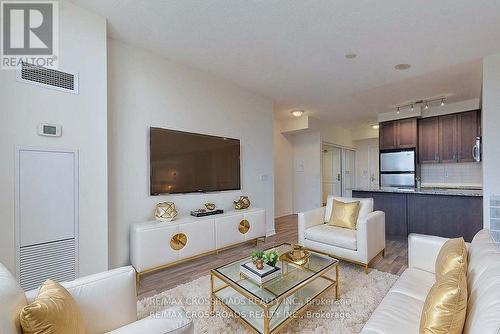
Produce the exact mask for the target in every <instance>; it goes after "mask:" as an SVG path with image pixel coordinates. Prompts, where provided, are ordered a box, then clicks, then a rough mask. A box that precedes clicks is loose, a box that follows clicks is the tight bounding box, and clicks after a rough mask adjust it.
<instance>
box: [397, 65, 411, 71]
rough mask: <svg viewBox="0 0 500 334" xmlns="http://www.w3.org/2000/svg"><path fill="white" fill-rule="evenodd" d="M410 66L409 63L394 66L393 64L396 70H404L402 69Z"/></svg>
mask: <svg viewBox="0 0 500 334" xmlns="http://www.w3.org/2000/svg"><path fill="white" fill-rule="evenodd" d="M410 67H411V65H410V64H397V65H396V66H394V68H395V69H396V70H398V71H404V70H407V69H409V68H410Z"/></svg>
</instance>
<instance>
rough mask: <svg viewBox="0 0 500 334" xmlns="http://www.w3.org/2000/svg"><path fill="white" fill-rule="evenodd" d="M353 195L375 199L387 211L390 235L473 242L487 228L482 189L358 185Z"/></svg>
mask: <svg viewBox="0 0 500 334" xmlns="http://www.w3.org/2000/svg"><path fill="white" fill-rule="evenodd" d="M352 197H359V198H367V197H369V198H373V200H374V209H375V210H381V211H384V212H385V215H386V217H385V224H386V226H385V230H386V235H388V236H403V237H406V236H407V235H408V234H409V233H422V234H430V235H437V236H441V237H446V238H455V237H460V236H463V237H464V239H465V241H468V242H470V241H471V240H472V238H473V237H474V235H475V234H476V233H477V232H478V231H479V230H481V229H482V228H483V196H482V191H481V190H471V189H443V188H418V189H417V188H410V189H406V188H356V189H354V190H353V191H352Z"/></svg>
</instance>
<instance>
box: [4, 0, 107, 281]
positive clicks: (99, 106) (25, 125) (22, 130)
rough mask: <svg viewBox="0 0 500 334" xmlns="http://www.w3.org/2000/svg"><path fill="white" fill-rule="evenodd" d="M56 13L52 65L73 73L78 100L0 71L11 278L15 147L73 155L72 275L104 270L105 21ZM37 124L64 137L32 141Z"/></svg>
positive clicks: (64, 9)
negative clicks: (75, 253) (76, 240)
mask: <svg viewBox="0 0 500 334" xmlns="http://www.w3.org/2000/svg"><path fill="white" fill-rule="evenodd" d="M59 10H60V21H59V28H60V29H59V30H60V45H59V49H60V50H59V51H60V52H59V65H60V68H61V69H63V70H64V69H66V70H69V71H75V72H78V73H79V75H80V94H79V95H74V94H69V93H63V92H59V91H56V90H51V89H45V88H40V87H37V86H33V85H28V84H25V83H20V82H16V80H15V72H14V71H11V70H0V103H1V108H0V117H1V118H0V124H1V125H2V131H3V134H2V139H1V140H0V155H1V156H2V159H0V170H1V173H0V230H1V233H0V262H2V263H4V264H6V265H7V267H8V268H9V269H10V270H12V271H13V272H14V270H15V235H14V230H15V215H16V213H15V209H14V204H15V201H14V193H15V182H14V178H15V168H14V165H15V160H14V157H15V150H16V147H18V146H39V147H54V148H66V149H68V148H69V149H77V150H78V151H79V158H80V164H79V222H80V228H79V236H80V244H79V255H80V259H79V262H80V268H79V269H80V270H79V271H80V275H87V274H91V273H95V272H99V271H103V270H106V269H107V268H108V261H107V260H108V259H107V251H108V248H107V243H108V236H107V147H106V142H107V112H106V108H107V107H106V86H107V81H106V21H105V19H104V18H102V17H100V16H97V15H95V14H93V13H91V12H88V11H86V10H83V9H80V8H79V7H76V6H74V5H72V4H70V3H67V2H61V3H60V8H59ZM41 122H48V123H56V124H61V125H62V127H63V136H62V137H61V138H50V137H41V136H38V135H37V126H38V124H39V123H41ZM35 214H36V213H35ZM47 219H50V217H47Z"/></svg>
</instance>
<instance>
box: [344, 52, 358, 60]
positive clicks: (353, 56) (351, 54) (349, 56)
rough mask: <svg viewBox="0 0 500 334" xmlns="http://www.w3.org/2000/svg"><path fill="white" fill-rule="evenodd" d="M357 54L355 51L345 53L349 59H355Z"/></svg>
mask: <svg viewBox="0 0 500 334" xmlns="http://www.w3.org/2000/svg"><path fill="white" fill-rule="evenodd" d="M357 56H358V55H357V54H355V53H348V54H346V55H345V57H346V58H347V59H354V58H356V57H357Z"/></svg>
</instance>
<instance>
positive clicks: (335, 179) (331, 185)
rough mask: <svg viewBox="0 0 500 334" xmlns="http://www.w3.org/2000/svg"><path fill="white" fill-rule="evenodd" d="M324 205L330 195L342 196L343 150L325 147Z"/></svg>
mask: <svg viewBox="0 0 500 334" xmlns="http://www.w3.org/2000/svg"><path fill="white" fill-rule="evenodd" d="M322 183H323V203H326V198H327V197H328V195H334V196H342V150H341V149H340V148H337V147H333V146H326V145H324V146H323V182H322Z"/></svg>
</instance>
